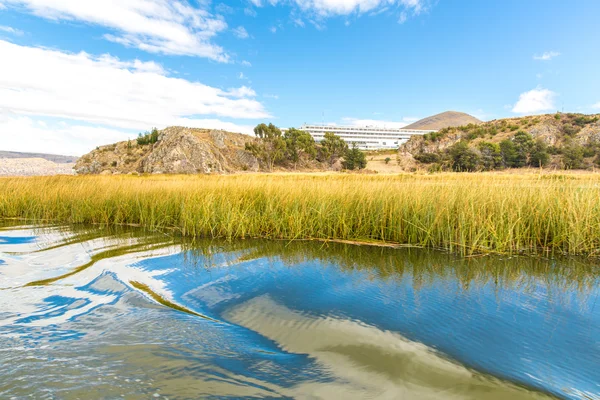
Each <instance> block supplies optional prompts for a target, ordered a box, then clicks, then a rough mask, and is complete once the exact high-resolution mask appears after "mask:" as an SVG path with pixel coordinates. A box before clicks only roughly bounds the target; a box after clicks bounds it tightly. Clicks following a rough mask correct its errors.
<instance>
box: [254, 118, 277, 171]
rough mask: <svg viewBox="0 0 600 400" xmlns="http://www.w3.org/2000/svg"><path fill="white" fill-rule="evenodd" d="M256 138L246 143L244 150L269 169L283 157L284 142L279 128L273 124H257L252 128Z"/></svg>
mask: <svg viewBox="0 0 600 400" xmlns="http://www.w3.org/2000/svg"><path fill="white" fill-rule="evenodd" d="M254 134H255V135H256V138H257V140H255V141H254V142H252V143H246V150H248V151H250V152H251V153H252V154H253V155H254V157H256V158H257V159H259V160H260V161H262V162H263V164H265V165H266V166H267V168H268V169H269V171H272V170H273V166H274V165H275V164H276V163H277V162H279V161H281V160H282V159H283V158H284V157H285V150H286V144H285V140H284V139H283V137H282V136H281V130H279V128H278V127H276V126H275V125H273V124H269V125H266V124H259V125H257V126H256V128H254Z"/></svg>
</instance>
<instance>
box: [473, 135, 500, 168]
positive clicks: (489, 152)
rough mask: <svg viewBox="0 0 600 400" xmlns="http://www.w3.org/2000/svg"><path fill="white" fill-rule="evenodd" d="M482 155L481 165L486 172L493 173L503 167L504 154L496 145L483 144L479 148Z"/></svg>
mask: <svg viewBox="0 0 600 400" xmlns="http://www.w3.org/2000/svg"><path fill="white" fill-rule="evenodd" d="M477 147H478V149H479V152H480V153H481V165H482V167H483V169H484V170H486V171H491V170H494V169H498V168H500V167H502V152H501V151H500V146H498V145H497V144H496V143H490V142H481V143H479V145H478V146H477Z"/></svg>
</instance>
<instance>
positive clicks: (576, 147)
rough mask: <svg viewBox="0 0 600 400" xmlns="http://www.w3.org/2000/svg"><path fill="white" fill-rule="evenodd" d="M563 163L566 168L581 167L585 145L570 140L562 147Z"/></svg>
mask: <svg viewBox="0 0 600 400" xmlns="http://www.w3.org/2000/svg"><path fill="white" fill-rule="evenodd" d="M561 153H562V157H563V163H564V164H565V168H566V169H577V168H581V166H582V164H583V147H582V146H581V145H580V144H578V143H577V142H574V141H568V142H567V143H565V145H564V146H563V148H562V151H561Z"/></svg>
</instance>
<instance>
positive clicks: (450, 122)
mask: <svg viewBox="0 0 600 400" xmlns="http://www.w3.org/2000/svg"><path fill="white" fill-rule="evenodd" d="M480 123H481V121H480V120H478V119H477V118H475V117H473V116H471V115H469V114H465V113H461V112H456V111H446V112H443V113H441V114H436V115H433V116H431V117H427V118H423V119H422V120H420V121H417V122H415V123H413V124H410V125H408V126H406V127H405V129H423V130H436V131H437V130H440V129H443V128H448V127H454V126H463V125H468V124H480Z"/></svg>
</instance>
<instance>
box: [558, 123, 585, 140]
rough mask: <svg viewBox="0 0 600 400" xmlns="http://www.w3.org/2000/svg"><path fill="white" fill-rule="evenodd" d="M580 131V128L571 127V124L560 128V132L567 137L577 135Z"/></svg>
mask: <svg viewBox="0 0 600 400" xmlns="http://www.w3.org/2000/svg"><path fill="white" fill-rule="evenodd" d="M580 130H581V128H580V127H578V126H575V125H572V124H565V125H564V126H563V128H562V131H563V133H564V134H565V135H567V136H571V137H573V136H575V135H576V134H577V132H579V131H580Z"/></svg>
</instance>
